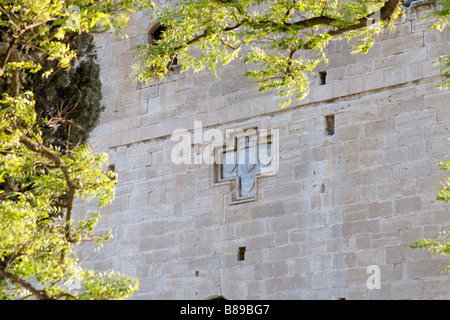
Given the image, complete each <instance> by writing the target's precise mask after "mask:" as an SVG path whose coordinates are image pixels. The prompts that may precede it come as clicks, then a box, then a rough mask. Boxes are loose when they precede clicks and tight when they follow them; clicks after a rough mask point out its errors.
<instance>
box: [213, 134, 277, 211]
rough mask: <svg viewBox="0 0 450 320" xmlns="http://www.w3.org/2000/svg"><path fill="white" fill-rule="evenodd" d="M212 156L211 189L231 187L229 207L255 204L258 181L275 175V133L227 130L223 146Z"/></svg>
mask: <svg viewBox="0 0 450 320" xmlns="http://www.w3.org/2000/svg"><path fill="white" fill-rule="evenodd" d="M215 153H216V159H218V160H219V161H218V163H216V164H215V168H214V183H213V186H217V185H224V184H230V183H231V185H232V194H231V204H238V203H243V202H249V201H255V200H257V181H258V178H260V177H264V176H270V175H274V174H276V172H277V171H278V130H276V131H274V130H272V131H271V134H270V135H268V134H267V130H260V131H259V132H258V130H257V129H255V128H251V129H247V130H245V131H244V130H242V129H237V130H231V131H229V130H227V137H226V143H225V144H224V145H221V146H219V147H216V149H215Z"/></svg>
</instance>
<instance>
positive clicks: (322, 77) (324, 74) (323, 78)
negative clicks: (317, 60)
mask: <svg viewBox="0 0 450 320" xmlns="http://www.w3.org/2000/svg"><path fill="white" fill-rule="evenodd" d="M319 77H320V79H319V84H320V85H321V86H322V85H324V84H326V83H327V72H326V71H320V72H319Z"/></svg>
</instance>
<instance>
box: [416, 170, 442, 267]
mask: <svg viewBox="0 0 450 320" xmlns="http://www.w3.org/2000/svg"><path fill="white" fill-rule="evenodd" d="M439 166H440V168H441V170H442V171H445V172H447V173H449V176H448V177H447V178H446V180H445V181H442V182H441V185H442V187H441V189H440V190H439V192H438V195H437V200H438V201H440V202H445V203H450V161H446V162H442V161H441V162H440V163H439ZM409 247H410V248H412V249H427V250H429V251H430V252H432V253H434V254H441V255H449V254H450V232H449V231H442V232H440V233H439V234H438V235H436V237H435V239H420V240H417V241H416V242H414V243H412V244H410V245H409ZM446 269H447V270H450V266H447V267H446Z"/></svg>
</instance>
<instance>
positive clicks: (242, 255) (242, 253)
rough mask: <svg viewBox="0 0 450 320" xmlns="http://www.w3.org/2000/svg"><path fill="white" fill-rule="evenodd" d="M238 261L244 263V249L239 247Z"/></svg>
mask: <svg viewBox="0 0 450 320" xmlns="http://www.w3.org/2000/svg"><path fill="white" fill-rule="evenodd" d="M237 259H238V261H244V260H245V247H239V248H238V257H237Z"/></svg>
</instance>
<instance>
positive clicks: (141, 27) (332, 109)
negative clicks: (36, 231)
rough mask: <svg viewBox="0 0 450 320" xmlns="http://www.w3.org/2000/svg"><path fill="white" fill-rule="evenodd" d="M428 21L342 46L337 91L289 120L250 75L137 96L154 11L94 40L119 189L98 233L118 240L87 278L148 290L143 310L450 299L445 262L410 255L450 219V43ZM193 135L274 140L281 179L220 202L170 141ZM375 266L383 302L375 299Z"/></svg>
mask: <svg viewBox="0 0 450 320" xmlns="http://www.w3.org/2000/svg"><path fill="white" fill-rule="evenodd" d="M429 9H430V7H429V6H428V5H424V6H417V7H415V8H411V9H410V10H409V13H408V16H407V19H406V20H404V21H399V22H398V26H397V31H395V32H394V33H386V34H383V35H381V36H380V37H379V41H377V42H376V43H375V44H374V46H373V48H372V49H371V50H370V51H369V53H368V54H365V55H363V54H357V55H351V54H350V51H351V49H350V47H349V44H347V43H346V42H333V43H331V44H330V45H329V47H328V48H327V50H328V56H329V60H330V61H329V64H328V65H324V66H323V70H326V73H327V76H326V84H324V85H319V81H318V80H317V79H313V81H312V86H311V93H310V95H309V96H308V97H307V98H306V99H305V100H303V101H301V102H299V103H293V104H292V105H291V106H290V107H287V108H285V109H280V108H279V107H278V103H279V102H280V101H279V100H278V99H276V97H275V98H274V94H273V93H265V94H263V93H259V92H258V90H257V86H256V85H255V84H254V83H252V82H251V81H249V80H248V79H246V78H245V77H244V76H243V75H244V71H245V67H243V66H242V65H241V64H239V63H233V64H231V65H228V66H227V67H224V68H222V69H220V71H219V75H218V77H217V78H216V77H214V76H213V75H211V74H210V73H209V72H201V73H197V74H192V73H190V72H188V73H179V72H177V71H176V70H175V71H174V72H172V73H171V74H170V75H169V76H168V77H167V78H166V79H165V80H164V81H163V82H159V81H157V80H155V81H154V83H152V84H151V85H149V86H147V87H143V86H142V85H140V84H137V83H135V82H134V81H133V79H132V78H130V77H129V74H130V64H131V62H132V61H133V50H132V48H133V46H134V45H136V44H138V43H145V41H146V39H147V32H148V30H149V28H150V26H151V25H152V21H150V20H149V19H148V17H147V16H146V15H145V13H143V12H141V13H138V14H136V15H134V16H132V17H131V20H130V25H129V31H128V35H129V38H127V39H123V40H117V39H116V38H115V37H114V35H112V34H108V35H104V36H101V37H99V38H98V42H97V43H98V53H99V62H100V64H101V70H102V80H103V84H104V86H103V94H104V100H103V103H104V105H105V106H106V110H105V111H104V113H103V114H102V118H101V122H100V124H99V125H98V126H97V128H96V129H95V131H94V132H93V134H92V138H91V142H92V144H94V145H95V146H96V150H97V151H105V152H107V153H108V154H109V155H110V160H111V163H114V164H115V168H116V172H118V174H119V179H118V183H117V196H116V198H115V200H114V201H113V202H112V203H111V204H110V205H109V206H108V207H106V208H104V210H103V214H102V219H101V223H100V231H102V230H105V229H111V230H112V234H113V237H114V238H113V240H112V241H111V242H110V243H108V244H107V245H106V246H105V248H104V249H103V250H101V251H99V252H96V253H93V252H92V248H90V247H85V248H84V250H83V252H82V257H83V263H84V264H85V266H86V267H90V268H95V269H98V270H107V269H110V268H113V269H115V270H120V271H121V272H123V273H127V274H130V275H134V276H137V277H139V279H140V290H139V291H138V292H136V293H135V294H134V295H133V298H134V299H206V298H210V297H214V296H224V297H225V298H229V299H339V298H346V299H448V298H450V290H449V289H450V278H449V276H448V273H445V272H444V271H443V270H442V268H443V267H444V266H446V265H450V261H449V259H448V258H442V257H441V256H436V255H432V254H430V253H429V252H427V251H424V250H412V249H409V248H407V247H406V246H405V245H407V244H409V243H411V242H413V241H415V240H417V239H419V238H423V237H433V236H434V235H435V234H436V233H438V232H439V231H441V230H448V229H449V228H450V223H449V217H450V216H449V207H448V205H444V204H440V203H439V202H437V201H436V200H435V198H436V191H437V190H438V189H439V188H440V184H439V182H438V179H442V178H443V177H444V175H443V174H442V173H441V172H439V167H438V166H437V165H436V162H438V161H441V160H446V159H448V158H449V148H450V142H448V141H447V140H446V137H447V136H449V135H450V131H449V129H450V103H449V101H450V94H449V92H448V91H441V90H439V88H437V86H439V85H440V83H441V81H442V76H440V75H439V71H438V70H436V69H435V68H434V67H433V62H434V61H435V59H436V58H437V57H438V56H439V55H440V54H443V53H444V52H449V51H450V45H449V44H450V31H449V30H448V28H447V29H446V30H444V31H443V32H438V31H435V30H427V26H428V25H429V24H430V23H427V22H424V21H420V17H421V16H423V15H425V14H426V13H427V12H428V10H429ZM328 115H334V121H335V123H334V126H335V127H334V134H333V135H327V134H326V132H325V130H326V121H325V117H326V116H328ZM194 121H202V125H203V129H205V130H206V129H211V128H215V129H218V130H220V131H221V132H223V133H225V130H226V129H230V128H235V127H241V126H257V127H259V128H265V129H269V130H272V129H278V130H279V149H280V161H279V170H278V172H277V174H276V175H275V176H271V177H264V178H261V179H258V183H257V190H256V192H257V200H256V201H251V202H247V203H241V204H236V205H232V204H231V199H230V197H231V196H230V194H231V191H232V190H231V189H232V188H233V184H232V183H230V184H226V185H223V186H218V187H212V186H211V180H212V177H211V165H207V164H205V163H202V164H190V165H187V164H181V165H176V164H174V163H173V162H172V161H171V151H172V149H173V147H174V145H175V144H176V143H175V142H173V141H171V134H172V132H173V131H174V130H175V129H177V128H186V129H188V130H191V133H192V130H193V129H194ZM204 146H205V145H203V147H204ZM239 247H245V259H244V260H241V261H239V260H238V258H237V256H238V248H239ZM370 265H377V266H379V267H380V275H381V288H380V289H369V288H368V287H367V285H366V281H367V279H368V278H369V276H370V275H371V274H369V273H367V268H368V266H370Z"/></svg>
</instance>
